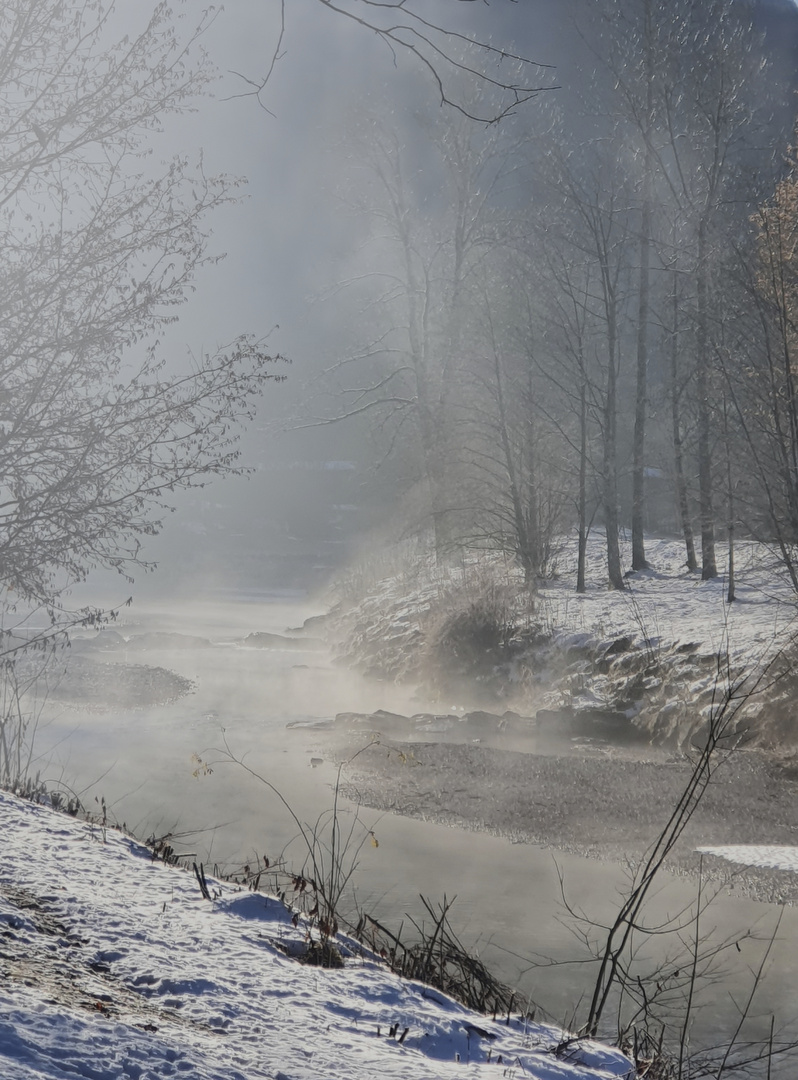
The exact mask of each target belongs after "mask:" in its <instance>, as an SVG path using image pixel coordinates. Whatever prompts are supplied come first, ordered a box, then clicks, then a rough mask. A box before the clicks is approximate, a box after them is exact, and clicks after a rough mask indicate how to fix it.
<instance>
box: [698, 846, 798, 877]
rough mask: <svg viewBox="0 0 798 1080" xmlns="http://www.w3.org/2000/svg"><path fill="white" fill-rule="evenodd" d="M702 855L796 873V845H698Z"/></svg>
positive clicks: (797, 849) (797, 858)
mask: <svg viewBox="0 0 798 1080" xmlns="http://www.w3.org/2000/svg"><path fill="white" fill-rule="evenodd" d="M696 850H697V851H699V852H700V853H701V854H703V855H717V856H718V858H721V859H726V860H727V861H728V862H733V863H739V864H740V865H742V866H759V867H763V868H765V869H768V870H789V871H791V872H792V873H793V874H798V847H784V846H779V845H777V844H727V845H726V846H725V847H700V848H697V849H696Z"/></svg>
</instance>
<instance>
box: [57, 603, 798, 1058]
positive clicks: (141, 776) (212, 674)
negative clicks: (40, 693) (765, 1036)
mask: <svg viewBox="0 0 798 1080" xmlns="http://www.w3.org/2000/svg"><path fill="white" fill-rule="evenodd" d="M314 613H316V612H315V611H313V610H312V609H310V608H309V607H308V606H307V605H303V604H301V603H286V602H277V601H272V602H266V601H265V600H261V601H259V602H250V603H245V602H225V601H221V600H220V601H218V602H209V603H204V604H200V603H183V604H181V605H179V606H177V605H170V606H166V605H164V606H163V608H159V607H158V606H157V605H154V604H149V605H147V606H146V607H145V606H141V607H139V606H138V605H137V606H136V607H135V608H131V609H127V610H125V611H124V612H123V615H122V616H121V617H120V621H119V623H118V624H117V625H116V626H115V629H116V630H117V631H119V632H120V633H122V634H123V635H124V636H125V637H129V636H130V635H137V634H141V633H146V632H153V631H156V632H160V631H163V632H172V633H180V634H187V635H194V636H198V637H203V638H207V639H210V641H212V642H213V645H212V647H207V648H196V649H192V648H176V649H158V650H157V651H156V650H152V649H141V648H137V649H133V648H130V649H121V650H114V651H113V652H110V651H109V652H108V653H100V654H98V655H97V659H98V660H100V661H102V662H113V663H123V664H137V665H142V664H144V665H151V666H157V667H162V668H167V669H170V670H172V671H174V672H177V673H178V674H180V675H182V676H184V677H186V678H188V679H190V680H191V681H192V683H193V684H194V689H193V691H192V692H190V693H188V694H186V695H184V696H182V697H179V698H178V699H177V700H175V701H172V702H171V703H169V704H165V705H157V706H148V707H131V708H108V707H103V706H100V705H93V706H90V707H84V706H80V705H76V704H75V705H64V704H61V703H60V702H59V701H58V700H56V699H55V697H54V699H53V700H48V701H47V702H46V704H45V706H44V709H43V713H42V718H41V726H40V731H39V734H38V742H37V747H38V750H39V752H40V754H41V761H40V763H39V764H40V765H41V766H42V772H43V775H45V776H47V777H48V778H49V779H51V780H52V779H56V780H61V781H63V782H64V783H65V784H68V785H69V786H70V787H71V788H73V789H74V790H77V791H80V792H81V798H82V800H83V802H84V804H85V805H87V806H88V807H89V808H91V807H92V806H94V805H95V802H94V800H95V797H96V798H97V799H101V798H103V797H104V798H105V800H106V803H107V805H108V808H109V817H110V818H111V819H113V820H117V821H119V822H120V823H121V822H124V823H125V824H126V826H127V827H128V828H129V829H131V830H132V831H134V833H136V834H137V835H138V836H146V835H150V834H152V833H155V834H156V835H162V834H166V833H172V834H174V835H175V837H176V839H175V840H174V841H173V842H174V846H175V848H176V850H178V851H186V852H196V853H197V857H198V858H199V859H201V860H202V861H203V862H205V864H206V866H209V867H211V868H212V867H213V865H214V863H218V864H219V866H220V867H222V866H227V867H231V866H233V865H241V864H243V863H245V862H247V861H249V860H252V859H253V857H254V855H256V854H257V855H259V856H261V857H262V856H268V857H269V858H270V859H272V860H274V858H275V857H276V856H278V855H279V854H280V853H281V851H282V850H283V848H284V847H285V845H286V844H289V842H290V841H291V840H292V839H293V838H294V837H295V835H296V827H295V825H294V824H293V823H292V822H291V820H290V818H289V816H288V815H287V814H286V812H285V810H284V808H283V807H282V805H281V804H280V802H279V800H278V799H277V798H276V797H275V796H274V795H273V793H272V792H270V791H269V790H268V789H267V788H266V787H264V786H263V784H261V783H259V782H258V781H257V780H255V779H253V778H252V777H251V776H249V775H248V774H247V773H246V772H244V771H243V770H242V769H241V768H240V767H239V766H237V765H235V764H230V763H225V762H224V761H223V760H221V759H222V757H223V755H220V754H219V753H218V748H219V747H221V746H222V744H223V742H224V740H226V741H227V744H228V746H229V747H230V749H231V750H232V751H233V753H234V754H235V755H236V756H239V757H242V756H246V761H247V764H248V765H250V766H251V767H252V768H253V769H255V770H256V771H258V772H260V773H261V774H262V775H263V776H264V777H265V778H267V779H268V780H269V781H270V782H272V783H273V784H275V785H276V787H277V788H278V789H279V790H280V792H281V793H282V794H283V795H284V796H285V798H286V799H287V800H288V802H289V803H290V804H291V806H292V807H293V808H294V810H295V811H296V813H297V814H298V816H299V817H300V818H301V819H302V820H303V821H314V820H316V818H317V817H318V816H319V815H320V814H323V813H324V812H325V811H326V810H327V809H328V808H329V807H330V805H331V802H332V785H333V784H334V781H335V776H336V764H335V762H334V761H333V760H330V759H329V757H328V755H329V754H330V739H329V735H328V734H327V733H325V732H324V731H318V730H315V731H314V730H312V729H310V730H308V729H303V728H301V727H299V728H287V726H286V725H287V724H288V723H291V722H296V721H300V722H302V721H308V722H310V721H313V720H316V721H318V720H319V719H320V718H325V717H332V716H334V715H335V713H337V712H343V711H362V712H371V711H375V710H376V709H379V708H382V709H387V710H391V711H396V712H402V713H405V714H409V713H414V712H420V711H425V710H431V711H438V712H439V711H441V709H442V707H443V708H446V709H448V708H449V705H450V704H451V703H447V704H444V703H442V702H434V701H425V700H424V699H423V698H419V697H416V696H415V695H414V693H413V691H412V689H410V688H402V687H397V686H393V685H385V684H379V683H376V682H369V681H367V680H365V679H363V678H361V677H359V676H357V675H353V674H352V673H350V672H347V671H345V670H343V669H342V668H339V667H336V666H334V665H333V664H332V663H331V662H330V657H329V655H328V654H327V653H326V651H324V650H320V649H307V650H300V649H293V648H292V649H262V648H253V647H247V646H243V645H241V644H235V643H236V642H241V641H243V639H245V638H246V636H247V635H248V634H250V633H253V632H261V631H266V632H271V633H278V634H281V633H283V632H284V631H285V629H286V627H289V626H294V627H295V626H298V625H300V624H301V623H302V621H303V620H304V619H305V618H306V616H307V615H309V614H314ZM460 704H461V705H465V706H468V702H461V703H460ZM197 758H199V759H201V761H202V762H204V763H207V764H208V765H210V767H211V769H212V771H211V772H210V773H205V770H204V769H203V768H202V767H201V766H199V765H198V762H197ZM319 758H321V759H322V761H321V763H319V761H318V759H319ZM311 759H314V765H313V766H311ZM45 763H46V764H45ZM195 773H199V775H195ZM361 817H362V820H363V821H364V823H365V824H366V826H367V827H368V828H369V829H373V830H374V833H375V835H376V837H377V838H378V840H379V846H378V847H374V846H373V845H372V844H371V843H366V844H365V845H364V846H363V848H362V850H361V853H360V865H359V868H358V871H357V895H358V900H359V903H360V904H361V905H362V906H363V908H364V909H365V910H366V911H369V912H371V913H373V914H375V915H377V917H379V918H380V919H381V920H382V921H384V922H386V923H387V924H388V925H389V926H394V927H396V926H398V925H399V923H400V922H401V921H402V919H403V918H404V916H405V913H406V912H409V913H411V914H413V915H414V916H417V914H418V909H419V902H418V895H419V894H420V893H421V894H423V895H424V896H426V897H429V898H430V899H431V900H433V901H437V900H439V899H441V898H442V897H443V895H444V894H446V896H447V897H450V898H451V897H453V896H456V897H457V900H456V903H455V905H454V908H453V910H452V923H453V925H454V927H455V928H456V930H457V932H458V934H459V936H460V938H461V940H462V941H463V942H464V943H465V944H467V945H469V946H471V945H472V944H474V945H476V947H477V949H478V950H479V951H481V953H482V955H483V958H484V959H485V961H486V962H487V963H488V964H489V966H490V967H491V968H492V969H494V970H496V971H497V973H498V974H499V975H500V976H501V977H502V978H504V980H505V981H507V982H508V983H510V984H511V985H513V986H515V985H518V986H519V988H520V991H521V993H522V994H523V995H529V996H530V997H531V998H532V1000H534V1001H536V1002H537V1003H539V1005H541V1006H543V1007H544V1008H545V1009H547V1010H548V1011H549V1012H550V1013H551V1014H553V1016H554V1018H555V1019H557V1020H559V1021H566V1022H567V1020H568V1018H569V1016H570V1015H571V1014H572V1012H573V1010H574V1009H575V1008H576V1006H577V1004H578V1001H579V999H580V998H581V997H583V996H584V994H585V993H586V988H587V987H588V986H589V985H590V974H589V971H586V969H585V967H584V966H582V965H581V964H580V963H578V962H577V961H581V960H583V959H584V951H583V949H582V948H581V947H580V943H579V941H578V940H577V937H576V936H575V934H574V924H573V920H572V919H570V918H568V917H566V914H565V911H564V909H563V905H562V889H561V879H562V881H563V882H564V888H565V891H566V894H567V897H568V901H569V904H570V905H571V906H572V907H574V908H576V909H579V910H582V911H584V912H585V914H587V915H589V916H590V917H592V918H594V919H602V918H607V917H610V916H611V914H612V913H613V912H614V910H616V909H617V905H618V898H619V896H620V893H621V890H622V889H623V886H624V883H625V880H626V879H625V873H624V868H623V867H622V866H619V865H615V864H609V863H602V862H601V861H599V860H594V859H583V858H580V857H577V856H574V855H568V854H563V853H561V852H555V851H553V850H547V849H544V848H541V847H535V846H532V845H528V844H519V843H511V842H510V841H509V840H506V839H503V838H499V837H495V836H491V835H488V834H486V833H476V832H466V831H464V830H459V829H453V828H449V827H446V826H442V825H438V824H434V823H432V822H427V821H419V820H414V819H410V818H404V817H400V816H397V815H392V814H383V815H380V814H378V813H376V812H372V811H369V810H363V811H361ZM181 834H184V835H181ZM762 842H763V843H767V837H763V838H762ZM288 858H289V859H291V858H293V859H294V861H295V863H296V864H297V865H299V864H301V860H302V851H301V848H300V847H299V845H298V844H296V843H294V844H293V845H291V846H290V847H289V848H288ZM695 892H696V885H695V882H694V881H692V880H690V879H686V878H680V877H675V876H671V875H669V874H664V875H663V877H662V885H661V887H660V889H659V891H658V893H657V895H656V896H655V897H654V898H653V900H652V903H651V907H650V908H649V916H648V917H649V921H657V920H661V919H663V918H665V917H667V916H672V915H674V914H676V913H677V912H679V911H681V910H682V909H684V908H685V907H687V906H689V905H690V904H691V903H692V902H693V901H694V900H695ZM778 914H779V909H777V908H775V907H774V906H772V905H767V904H763V903H756V902H754V901H749V900H745V899H740V898H737V897H731V896H727V895H724V894H721V895H720V896H719V897H718V898H717V899H716V900H715V902H714V903H713V905H712V907H711V908H710V910H709V911H708V912H707V914H706V915H705V917H704V919H705V922H704V925H705V927H706V928H707V929H710V928H712V927H716V928H717V933H718V935H719V936H721V937H727V936H732V935H739V934H742V933H744V932H745V931H746V930H749V929H751V928H754V929H755V930H756V931H761V933H762V934H763V935H768V934H769V933H771V932H772V930H773V928H774V927H775V925H776V920H777V917H778ZM657 947H658V948H661V949H662V950H663V952H662V956H663V958H664V957H665V956H666V955H667V954H669V953H670V952H671V951H672V950H673V948H674V942H673V939H670V940H665V939H663V940H662V942H661V943H658V945H657ZM763 948H764V946H763V945H761V944H760V943H758V942H754V941H746V942H745V943H744V946H743V951H742V952H741V953H740V954H739V955H736V954H735V955H734V956H733V959H735V960H736V962H737V969H738V970H737V973H736V974H735V975H730V976H728V978H727V979H726V981H724V982H723V983H722V984H720V985H719V986H715V987H714V989H713V991H712V993H711V994H710V1002H709V1004H708V1005H707V1006H706V1008H705V1010H704V1012H703V1013H702V1014H701V1020H700V1025H701V1030H702V1032H704V1033H706V1034H707V1037H711V1035H712V1033H714V1032H719V1031H720V1030H722V1029H725V1030H728V1029H729V1027H730V1025H731V1026H732V1027H733V1024H734V1019H735V1017H736V1011H735V1010H736V1007H735V1005H734V999H735V998H736V999H737V1000H739V999H740V998H741V997H743V996H744V995H745V992H746V991H747V987H748V985H749V983H748V977H747V976H746V975H745V974H744V973H745V972H746V970H747V969H748V968H751V967H756V965H757V963H758V961H759V958H760V957H761V955H762V950H763ZM549 958H553V959H556V960H558V961H569V962H568V963H566V964H563V965H560V966H555V967H551V966H548V959H549ZM796 978H798V918H797V917H796V911H795V910H794V909H793V908H786V909H785V910H784V911H783V917H782V921H781V924H780V926H779V928H778V942H777V947H776V948H775V949H774V950H773V956H772V960H771V963H770V970H769V973H768V977H767V982H766V984H765V988H764V991H763V993H762V996H761V999H760V1000H759V1005H758V1008H757V1009H756V1010H755V1011H756V1012H762V1013H768V1014H769V1012H770V1011H775V1013H776V1015H777V1020H778V1021H779V1022H781V1023H787V1022H789V1021H791V1020H792V1019H793V1017H794V1016H795V1015H796V1014H798V1000H797V999H796V996H795V994H794V986H795V982H796Z"/></svg>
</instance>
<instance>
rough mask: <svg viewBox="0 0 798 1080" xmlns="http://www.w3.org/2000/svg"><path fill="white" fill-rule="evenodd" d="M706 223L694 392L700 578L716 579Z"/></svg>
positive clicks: (700, 257) (701, 251)
mask: <svg viewBox="0 0 798 1080" xmlns="http://www.w3.org/2000/svg"><path fill="white" fill-rule="evenodd" d="M707 255H708V253H707V222H706V219H705V218H704V217H702V218H701V221H700V223H699V226H698V273H697V279H696V287H697V300H698V312H697V320H698V325H697V332H696V345H697V348H696V352H697V356H696V389H697V392H698V494H699V513H700V518H701V577H702V578H703V580H704V581H708V580H709V579H710V578H716V577H717V576H718V568H717V565H716V562H715V511H714V508H713V505H712V448H711V441H710V434H711V433H710V407H709V284H708V278H709V266H708V264H707Z"/></svg>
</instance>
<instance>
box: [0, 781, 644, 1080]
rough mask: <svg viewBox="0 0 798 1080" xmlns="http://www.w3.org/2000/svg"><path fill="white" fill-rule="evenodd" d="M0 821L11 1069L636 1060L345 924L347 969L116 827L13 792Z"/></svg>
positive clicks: (20, 1074)
mask: <svg viewBox="0 0 798 1080" xmlns="http://www.w3.org/2000/svg"><path fill="white" fill-rule="evenodd" d="M0 833H1V834H2V836H3V860H2V864H0V970H2V973H3V979H2V982H1V983H0V1076H2V1077H3V1078H4V1080H45V1078H46V1080H76V1078H86V1080H123V1078H124V1080H160V1078H163V1077H181V1076H184V1077H186V1078H190V1080H258V1078H261V1077H263V1078H265V1077H268V1078H270V1080H311V1078H312V1080H335V1078H341V1080H360V1078H362V1080H374V1078H375V1077H380V1078H384V1080H390V1078H408V1080H409V1078H413V1080H416V1078H418V1080H422V1078H429V1080H433V1078H435V1080H445V1078H452V1080H455V1078H463V1080H478V1078H480V1077H500V1076H507V1075H511V1074H512V1075H522V1076H524V1077H531V1078H534V1080H612V1078H616V1080H617V1078H620V1077H631V1075H633V1068H632V1066H631V1063H630V1062H629V1060H628V1059H627V1058H626V1057H624V1055H622V1054H621V1053H620V1052H619V1051H616V1050H613V1049H610V1048H607V1047H604V1046H601V1045H599V1044H596V1043H593V1042H588V1041H576V1042H574V1041H571V1042H569V1043H568V1045H567V1046H562V1043H563V1040H564V1035H563V1032H561V1031H560V1030H559V1029H556V1028H553V1027H550V1026H547V1025H540V1024H535V1023H531V1022H529V1021H525V1020H522V1019H514V1020H513V1022H512V1023H511V1024H510V1025H509V1026H507V1025H505V1024H504V1023H503V1022H493V1021H492V1020H490V1019H489V1018H485V1017H482V1016H476V1015H474V1014H472V1013H469V1012H468V1011H467V1010H466V1009H465V1008H463V1007H462V1006H460V1005H458V1004H456V1003H455V1002H453V1001H451V1000H450V999H448V998H446V997H445V996H444V995H442V994H440V993H438V992H437V991H431V990H429V989H426V988H424V987H423V986H421V985H420V984H417V983H412V982H406V981H402V980H401V979H399V978H398V976H395V975H393V974H392V973H391V972H390V971H389V970H388V969H387V967H386V966H385V965H384V964H383V963H382V962H381V961H380V960H379V958H377V957H375V956H374V955H372V954H370V953H368V952H364V951H363V950H360V949H359V948H357V947H356V945H355V943H353V942H351V941H349V940H348V939H341V940H340V946H341V949H342V951H343V952H345V953H349V958H348V960H347V962H346V964H345V966H344V967H343V968H342V969H340V970H331V971H330V970H322V969H319V968H315V967H309V966H307V965H303V964H300V963H299V962H297V961H296V960H295V959H292V958H291V957H290V956H289V955H286V953H285V951H284V950H285V949H288V950H289V951H290V950H291V948H292V947H293V948H294V949H297V948H300V947H301V946H302V944H303V942H304V940H305V929H304V926H303V923H302V921H300V922H299V924H298V926H296V927H295V926H294V925H293V922H292V915H291V912H290V911H289V910H288V909H287V908H286V907H285V906H284V905H283V904H282V903H280V902H279V900H277V899H275V898H272V897H267V896H264V895H262V894H260V893H251V892H247V891H244V890H238V891H237V890H236V887H234V886H230V885H228V884H226V883H221V882H218V881H214V880H212V879H209V886H210V889H211V891H212V893H213V894H214V896H215V899H214V900H213V902H208V901H206V900H204V899H203V898H202V897H201V894H200V891H199V889H198V888H197V885H196V882H195V881H194V878H193V876H192V875H191V874H189V873H186V872H185V871H183V870H180V869H178V868H175V867H170V866H167V865H165V864H163V863H161V862H157V861H154V860H153V859H152V857H151V854H150V852H149V851H148V850H147V849H146V848H144V847H143V846H142V845H140V844H138V843H137V842H135V841H134V840H131V839H130V838H129V837H126V836H124V835H122V834H121V833H118V832H116V831H113V830H110V829H104V828H102V827H100V826H98V825H96V824H87V823H85V822H81V821H77V820H74V819H72V818H69V817H67V816H65V815H61V814H57V813H55V812H54V811H53V810H51V809H49V808H48V807H45V806H40V805H34V804H31V803H27V802H23V801H21V800H19V799H17V798H15V797H13V796H11V795H8V794H5V793H2V792H0ZM397 1024H398V1030H399V1032H402V1031H403V1030H404V1028H405V1027H407V1028H408V1029H409V1031H408V1033H407V1036H406V1038H405V1040H404V1042H403V1043H399V1041H398V1039H397V1038H392V1037H390V1035H389V1031H390V1028H391V1027H392V1026H393V1025H397ZM477 1029H480V1030H477ZM486 1035H487V1036H489V1037H486ZM558 1044H560V1045H561V1051H560V1053H559V1054H557V1053H555V1048H556V1047H557V1046H558ZM488 1055H490V1057H491V1061H490V1063H488V1062H487V1058H488ZM499 1055H501V1057H502V1065H503V1066H504V1067H502V1065H498V1064H497V1062H498V1058H499Z"/></svg>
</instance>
